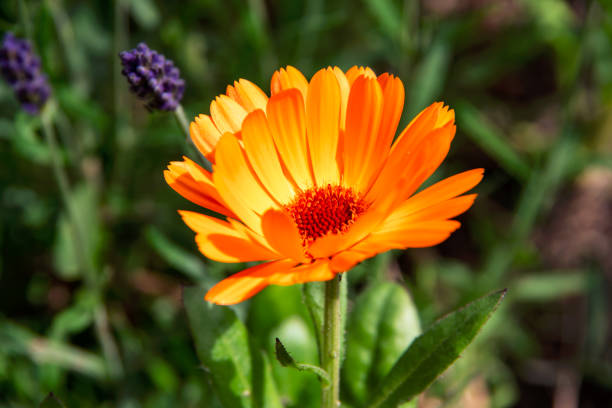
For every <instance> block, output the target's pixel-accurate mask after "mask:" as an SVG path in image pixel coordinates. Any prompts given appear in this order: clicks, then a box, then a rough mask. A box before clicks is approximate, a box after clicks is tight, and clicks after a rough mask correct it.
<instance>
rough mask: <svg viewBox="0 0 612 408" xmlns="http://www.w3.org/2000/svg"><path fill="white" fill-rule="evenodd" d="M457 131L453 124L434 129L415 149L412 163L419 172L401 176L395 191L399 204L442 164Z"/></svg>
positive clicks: (405, 173)
mask: <svg viewBox="0 0 612 408" xmlns="http://www.w3.org/2000/svg"><path fill="white" fill-rule="evenodd" d="M455 131H456V127H455V125H453V124H447V125H446V126H445V127H443V128H437V129H434V130H433V131H432V132H431V133H430V135H429V136H428V137H427V138H426V139H425V140H423V141H422V142H421V144H420V145H419V146H417V147H416V148H415V152H414V154H413V159H412V161H413V162H414V163H415V166H416V168H417V169H418V171H414V172H410V173H407V172H405V171H404V173H403V174H402V175H401V177H400V180H401V181H400V183H399V185H398V187H397V190H395V191H396V197H397V202H398V203H399V202H403V201H404V200H406V199H407V198H408V197H410V196H411V195H412V194H413V193H414V192H415V191H416V190H417V189H418V188H419V187H420V186H421V184H423V182H424V181H425V180H427V179H428V178H429V176H431V175H432V174H433V173H434V172H435V171H436V169H437V168H438V167H439V166H440V164H442V161H443V160H444V158H445V157H446V155H447V154H448V152H449V150H450V145H451V142H452V140H453V138H454V136H455Z"/></svg>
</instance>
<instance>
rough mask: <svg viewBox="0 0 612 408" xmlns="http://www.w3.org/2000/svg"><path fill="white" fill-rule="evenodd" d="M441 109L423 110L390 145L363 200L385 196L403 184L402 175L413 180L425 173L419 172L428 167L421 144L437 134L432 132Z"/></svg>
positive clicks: (424, 148) (423, 147)
mask: <svg viewBox="0 0 612 408" xmlns="http://www.w3.org/2000/svg"><path fill="white" fill-rule="evenodd" d="M441 106H442V105H441V104H437V105H435V104H434V105H432V106H430V107H429V108H427V109H425V110H424V111H423V112H421V113H420V114H419V115H418V116H417V117H416V118H415V119H414V120H413V121H412V122H411V123H410V124H409V125H408V126H407V127H406V129H404V131H403V132H402V133H401V135H400V136H399V137H398V139H397V140H396V141H395V143H394V144H393V146H392V148H391V151H390V153H389V155H388V157H387V161H386V162H385V164H384V166H383V168H382V170H381V171H380V174H378V177H377V178H376V180H375V181H374V183H373V184H372V187H371V188H370V189H369V191H368V193H367V195H366V200H369V201H375V200H376V199H377V198H378V197H381V196H384V195H388V192H389V191H394V190H393V189H394V188H396V186H397V185H398V181H401V182H402V183H404V181H405V180H401V179H402V175H408V176H412V178H413V179H415V177H414V176H416V175H417V174H418V175H421V174H425V173H427V172H428V171H429V168H427V169H423V166H429V162H428V161H427V158H428V155H427V153H428V152H431V149H430V148H429V147H427V144H425V141H426V140H427V139H428V138H429V137H430V136H431V135H435V134H437V133H432V132H434V127H435V123H436V120H437V117H438V111H439V109H440V108H441ZM449 130H450V128H446V130H445V131H449ZM439 132H442V131H439ZM453 135H454V133H453ZM439 140H440V139H439V138H434V142H433V143H434V144H435V143H436V142H437V141H439ZM427 149H429V150H427ZM417 187H418V186H417ZM404 190H406V188H404Z"/></svg>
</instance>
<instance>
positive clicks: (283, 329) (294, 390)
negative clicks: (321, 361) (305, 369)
mask: <svg viewBox="0 0 612 408" xmlns="http://www.w3.org/2000/svg"><path fill="white" fill-rule="evenodd" d="M302 306H303V305H302ZM302 308H303V307H302ZM307 319H308V316H305V318H301V317H300V316H297V315H293V316H290V317H288V318H286V319H285V320H282V321H281V323H280V324H277V326H276V328H274V330H272V332H271V335H269V334H266V335H265V338H266V339H269V340H268V345H269V346H271V345H272V343H273V342H272V341H270V339H274V338H276V337H278V338H280V339H283V345H284V346H285V347H286V349H288V350H290V351H291V357H293V359H294V360H297V361H301V362H308V363H316V362H317V361H318V354H317V341H316V339H315V336H314V333H313V332H312V331H311V330H310V327H309V326H308V325H307V323H306V321H307ZM272 352H274V350H272ZM273 369H274V373H275V378H276V380H277V384H278V387H279V390H280V391H281V392H282V395H283V399H284V400H286V401H288V406H296V405H297V404H298V403H299V406H300V407H304V408H317V407H319V405H320V404H321V396H320V395H319V393H320V391H319V389H320V388H321V383H320V382H319V379H318V378H317V377H316V376H313V375H308V374H303V373H301V372H299V371H297V370H292V369H287V368H284V367H281V365H280V364H273Z"/></svg>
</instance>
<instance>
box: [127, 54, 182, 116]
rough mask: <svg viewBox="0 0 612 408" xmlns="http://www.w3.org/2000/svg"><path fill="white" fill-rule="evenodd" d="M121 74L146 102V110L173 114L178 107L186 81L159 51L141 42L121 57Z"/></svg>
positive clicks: (133, 90)
mask: <svg viewBox="0 0 612 408" xmlns="http://www.w3.org/2000/svg"><path fill="white" fill-rule="evenodd" d="M119 58H121V64H122V65H123V69H122V70H121V73H122V74H123V75H124V76H125V77H126V78H127V80H128V82H129V83H130V90H131V91H132V92H133V93H135V94H136V95H138V96H139V97H140V98H141V99H143V100H144V101H145V106H146V107H147V109H150V110H154V109H158V110H162V111H173V110H175V109H176V108H177V106H178V105H179V103H180V102H181V99H182V98H183V92H184V91H185V81H183V80H182V79H181V77H180V72H179V69H178V68H177V67H175V66H174V63H173V62H172V61H171V60H169V59H166V57H164V56H163V55H162V54H160V53H158V52H157V51H153V50H151V49H150V48H149V47H148V46H147V45H146V44H145V43H140V44H138V46H137V47H136V48H134V49H133V50H130V51H123V52H121V53H120V54H119Z"/></svg>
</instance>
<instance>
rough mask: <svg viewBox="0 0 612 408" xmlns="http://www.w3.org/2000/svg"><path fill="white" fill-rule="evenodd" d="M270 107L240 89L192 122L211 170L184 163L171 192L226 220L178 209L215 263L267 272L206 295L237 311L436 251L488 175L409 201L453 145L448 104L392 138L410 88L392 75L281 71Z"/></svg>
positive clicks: (177, 167) (453, 180)
mask: <svg viewBox="0 0 612 408" xmlns="http://www.w3.org/2000/svg"><path fill="white" fill-rule="evenodd" d="M270 88H271V93H272V95H271V96H270V97H268V96H267V95H266V94H265V93H264V92H263V91H262V90H261V89H259V88H258V87H257V86H256V85H254V84H253V83H251V82H249V81H247V80H244V79H240V80H238V81H236V82H234V85H233V86H232V85H230V86H228V87H227V92H226V94H225V95H220V96H218V97H217V98H216V99H215V100H214V101H213V102H212V103H211V105H210V116H209V115H199V116H198V117H197V118H196V119H195V121H194V122H192V123H191V127H190V131H191V138H192V140H193V142H194V143H195V145H196V146H197V147H198V149H199V150H200V151H201V152H202V154H203V155H204V156H205V157H207V158H208V159H209V160H210V161H211V162H212V163H213V171H212V173H211V172H208V171H207V170H205V169H203V168H202V167H200V166H198V165H197V164H196V163H195V162H193V161H191V160H189V159H188V158H184V160H183V161H180V162H172V163H170V165H169V166H168V170H166V171H165V173H164V174H165V178H166V181H167V182H168V184H169V185H170V186H171V187H172V188H173V189H174V190H176V191H177V192H178V193H179V194H181V195H183V196H184V197H185V198H187V199H188V200H190V201H193V202H194V203H196V204H199V205H201V206H203V207H206V208H208V209H210V210H213V211H215V212H217V213H219V214H221V215H223V216H225V219H219V218H215V217H211V216H208V215H204V214H199V213H196V212H191V211H179V213H180V214H181V216H182V217H183V220H184V221H185V223H186V224H187V225H188V226H189V227H190V228H191V229H192V230H193V231H195V232H196V242H197V244H198V247H199V249H200V251H201V252H202V253H203V254H204V255H205V256H207V257H208V258H210V259H213V260H216V261H220V262H251V261H268V262H266V263H262V264H259V265H257V266H254V267H251V268H248V269H246V270H244V271H242V272H239V273H236V274H234V275H232V276H230V277H228V278H227V279H224V280H223V281H221V282H220V283H218V284H217V285H215V286H214V287H213V288H212V289H211V290H210V291H209V292H208V293H207V294H206V300H208V301H210V302H214V303H218V304H234V303H238V302H241V301H243V300H245V299H248V298H249V297H251V296H253V295H254V294H255V293H257V292H259V291H260V290H262V289H263V288H265V287H266V286H267V285H270V284H275V285H292V284H295V283H303V282H310V281H325V280H329V279H332V278H333V277H334V276H335V275H336V274H338V273H342V272H344V271H347V270H348V269H350V268H351V267H353V266H354V265H355V264H357V263H358V262H361V261H362V260H364V259H366V258H369V257H371V256H374V255H375V254H377V253H380V252H384V251H387V250H389V249H392V248H408V247H413V248H414V247H428V246H432V245H436V244H438V243H440V242H442V241H444V240H445V239H446V238H448V237H449V235H450V234H451V233H452V232H453V231H454V230H456V229H457V228H458V227H459V225H460V224H459V222H457V221H455V220H451V218H453V217H456V216H457V215H459V214H461V213H463V212H464V211H466V210H467V209H468V208H470V206H471V205H472V203H473V202H474V199H475V198H476V195H475V194H469V195H462V194H463V193H465V192H466V191H468V190H470V189H471V188H472V187H474V186H475V185H476V184H478V183H479V182H480V180H481V179H482V176H483V169H474V170H470V171H466V172H463V173H460V174H457V175H455V176H452V177H449V178H447V179H445V180H442V181H440V182H438V183H436V184H434V185H432V186H431V187H428V188H426V189H424V190H423V191H420V192H418V193H416V194H415V192H416V191H417V189H418V188H419V186H420V185H421V184H422V183H423V182H424V181H425V180H426V179H427V178H428V177H429V176H430V175H431V174H432V173H433V172H434V171H435V170H436V169H437V168H438V166H439V165H440V163H441V162H442V161H443V160H444V158H445V156H446V155H447V153H448V151H449V148H450V144H451V141H452V139H453V137H454V135H455V115H454V111H453V110H452V109H449V108H448V106H444V104H443V103H440V102H438V103H434V104H432V105H431V106H429V107H428V108H426V109H425V110H423V111H422V112H421V113H420V114H419V115H418V116H417V117H416V118H414V119H413V120H412V122H411V123H410V124H409V125H408V126H407V127H406V128H405V129H404V130H403V131H402V132H401V133H400V135H399V136H398V137H397V139H396V140H395V142H393V138H394V135H395V131H396V128H397V125H398V123H399V120H400V116H401V113H402V108H403V104H404V86H403V85H402V82H401V81H400V80H399V78H396V77H394V76H393V75H390V74H387V73H385V74H382V75H379V76H376V74H375V73H374V72H373V71H372V70H371V69H370V68H361V67H359V68H358V67H353V68H351V69H350V70H348V72H346V73H344V72H342V70H340V69H339V68H337V67H335V68H326V69H322V70H320V71H318V72H317V73H316V74H315V75H314V76H313V77H312V79H311V80H310V82H308V81H307V80H306V78H304V76H303V75H302V74H301V73H300V72H299V71H298V70H297V69H295V68H293V67H287V68H284V69H280V70H279V71H276V72H275V73H274V75H273V77H272V83H271V87H270Z"/></svg>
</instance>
